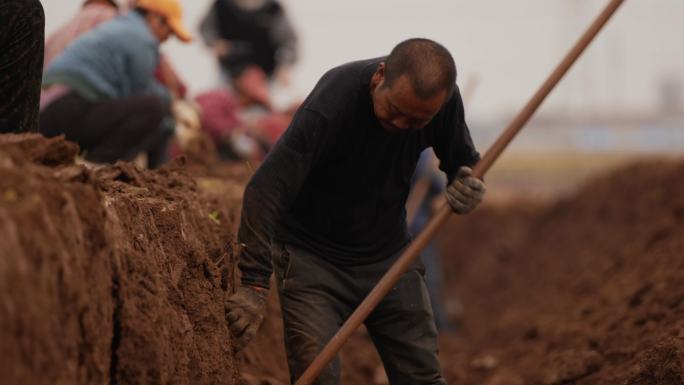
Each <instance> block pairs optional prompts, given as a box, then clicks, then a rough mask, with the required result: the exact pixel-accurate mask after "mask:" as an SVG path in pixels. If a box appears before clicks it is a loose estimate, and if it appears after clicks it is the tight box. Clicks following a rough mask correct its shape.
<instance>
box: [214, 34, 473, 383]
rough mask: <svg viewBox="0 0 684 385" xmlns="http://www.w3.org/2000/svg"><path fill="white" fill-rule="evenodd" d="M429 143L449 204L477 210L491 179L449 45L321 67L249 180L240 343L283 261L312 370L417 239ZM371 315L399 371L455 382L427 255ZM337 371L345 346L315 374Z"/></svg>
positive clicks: (229, 313)
mask: <svg viewBox="0 0 684 385" xmlns="http://www.w3.org/2000/svg"><path fill="white" fill-rule="evenodd" d="M428 147H432V148H433V149H434V152H435V154H436V155H437V157H438V158H439V160H440V169H441V170H442V171H444V172H445V173H446V175H447V178H448V188H447V192H446V198H447V200H448V202H449V204H450V205H451V207H452V208H453V210H454V211H455V212H457V213H460V214H464V213H468V212H470V211H471V210H472V209H473V208H475V207H476V206H477V205H478V204H479V203H480V201H481V200H482V197H483V195H484V193H485V186H484V184H483V183H482V181H480V180H479V179H476V178H474V177H472V176H471V169H470V166H472V165H474V164H475V163H476V162H477V161H478V159H479V154H478V153H477V151H476V150H475V148H474V146H473V143H472V140H471V138H470V133H469V131H468V127H467V125H466V123H465V118H464V111H463V104H462V101H461V96H460V94H459V91H458V88H457V87H456V68H455V65H454V61H453V58H452V57H451V54H450V53H449V52H448V51H447V50H446V49H445V48H444V47H443V46H441V45H439V44H438V43H436V42H433V41H431V40H427V39H410V40H407V41H404V42H402V43H400V44H399V45H397V46H396V47H395V48H394V49H393V50H392V52H391V53H390V55H389V56H386V57H380V58H375V59H369V60H363V61H357V62H352V63H348V64H345V65H342V66H340V67H337V68H334V69H332V70H330V71H329V72H327V73H326V74H325V75H323V77H322V78H321V80H320V81H319V82H318V84H317V85H316V87H315V88H314V89H313V91H312V92H311V94H309V96H308V98H307V99H306V100H305V101H304V103H303V104H302V106H301V107H300V108H299V110H298V111H297V113H296V115H295V116H294V118H293V120H292V123H291V124H290V127H289V128H288V130H287V131H286V132H285V134H284V135H283V137H282V138H281V139H280V141H279V142H278V143H277V144H276V145H275V146H274V148H273V150H272V151H271V153H270V154H269V155H268V157H267V158H266V159H265V160H264V162H263V164H262V165H261V167H259V169H258V170H257V171H256V173H255V174H254V176H253V177H252V179H251V180H250V182H249V184H248V185H247V187H246V190H245V194H244V203H243V211H242V220H241V223H240V228H239V233H238V240H239V242H240V243H241V244H243V249H242V253H241V257H240V262H239V267H240V270H241V272H242V278H241V286H240V288H239V289H238V291H237V293H236V294H234V295H233V296H232V297H231V298H230V299H229V300H228V303H227V306H226V317H227V321H228V323H229V325H230V329H231V332H232V333H233V335H234V337H235V340H236V345H237V347H238V349H239V348H242V347H244V346H245V345H246V344H247V343H248V342H249V341H250V340H251V339H252V338H253V337H254V335H255V334H256V331H257V329H258V328H259V325H260V323H261V320H262V319H263V315H264V311H265V303H266V300H265V298H266V294H267V291H268V288H269V277H270V275H271V272H272V271H274V272H275V277H276V282H277V285H278V293H279V297H280V304H281V308H282V314H283V321H284V330H285V347H286V350H287V356H288V363H289V367H290V375H291V378H292V382H295V380H296V379H297V378H299V376H301V374H302V373H303V372H304V370H305V369H306V368H307V366H308V365H309V364H310V363H311V362H312V361H313V359H314V358H315V357H316V355H317V354H318V353H319V352H320V350H321V349H322V348H323V346H325V344H326V343H327V342H328V341H329V340H330V338H331V337H332V336H333V335H334V334H335V332H336V331H337V330H338V328H339V327H340V326H341V325H342V323H343V322H344V321H345V320H346V319H347V318H348V317H349V315H350V314H351V313H352V311H353V310H354V309H355V308H356V307H357V306H358V305H359V303H361V301H362V300H363V299H364V298H365V296H366V295H367V294H368V292H369V291H370V290H371V289H372V288H373V286H374V285H375V284H376V283H377V282H378V280H379V279H380V278H381V277H382V275H383V274H384V273H385V272H386V271H387V270H388V269H389V267H390V266H391V265H392V263H393V262H394V261H395V260H396V258H397V257H398V256H399V255H400V254H401V251H402V250H403V249H404V248H405V247H406V246H407V245H408V244H409V242H410V240H411V236H410V234H409V231H408V229H407V225H406V211H405V203H406V198H407V196H408V192H409V188H410V179H411V176H412V175H413V172H414V169H415V167H416V163H417V161H418V158H419V156H420V153H421V152H422V151H423V150H424V149H425V148H428ZM365 325H366V327H367V329H368V332H369V334H370V337H371V338H372V340H373V343H374V344H375V346H376V348H377V349H378V352H379V353H380V356H381V358H382V361H383V364H384V367H385V370H386V371H387V375H388V378H389V381H390V383H391V384H393V385H396V384H412V385H415V384H425V385H427V384H445V383H446V382H445V381H444V379H443V377H442V375H441V369H440V365H439V361H438V357H437V349H438V346H437V330H436V328H435V323H434V320H433V313H432V309H431V306H430V303H429V299H428V294H427V289H426V285H425V277H424V268H423V266H422V263H420V262H418V263H416V264H415V265H414V266H413V267H412V268H411V269H410V270H409V271H408V272H407V273H406V274H405V275H404V276H403V277H402V278H401V280H400V281H399V282H398V283H397V285H396V286H395V287H394V288H393V289H392V291H391V292H390V293H389V294H388V295H387V296H386V297H385V298H384V299H383V301H382V302H381V303H380V304H379V305H378V306H377V307H376V308H375V310H373V312H372V313H371V315H370V316H369V317H368V319H367V320H366V321H365ZM339 381H340V364H339V359H336V360H334V361H333V362H332V363H331V364H329V365H328V366H327V368H326V369H325V370H323V372H322V373H321V374H320V375H319V377H318V379H317V382H316V383H317V384H326V385H328V384H338V383H339Z"/></svg>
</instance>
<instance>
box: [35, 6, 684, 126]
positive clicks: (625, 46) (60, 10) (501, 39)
mask: <svg viewBox="0 0 684 385" xmlns="http://www.w3.org/2000/svg"><path fill="white" fill-rule="evenodd" d="M81 3H82V2H81V1H80V0H46V1H43V6H44V8H45V13H46V34H49V33H51V32H52V31H54V30H55V29H56V28H57V27H58V26H60V25H61V24H63V23H64V22H66V21H67V20H68V19H69V18H70V17H72V16H73V14H74V13H75V12H76V10H77V9H78V8H79V7H80V5H81ZM182 3H183V5H184V7H185V11H186V16H185V20H186V23H187V25H188V27H189V28H191V29H192V30H193V31H194V32H195V33H196V34H197V26H198V24H199V21H200V20H201V18H202V16H203V15H204V13H205V12H206V10H207V9H208V7H209V5H210V3H211V1H210V0H201V1H192V2H191V1H182ZM284 4H285V5H286V7H287V9H288V12H289V13H290V15H291V17H292V19H293V22H294V24H295V27H296V28H297V31H298V33H299V36H300V61H299V63H298V65H297V67H296V68H295V71H294V73H293V79H292V80H293V81H292V83H293V89H294V93H295V94H297V95H299V96H305V95H306V94H307V93H308V91H309V90H310V89H311V87H312V86H313V85H314V84H315V82H316V81H317V80H318V78H319V77H320V75H322V74H323V73H324V72H325V71H326V70H328V69H329V68H331V67H333V66H336V65H338V64H341V63H344V62H347V61H351V60H357V59H363V58H368V57H373V56H379V55H383V54H386V53H388V52H389V50H390V49H391V48H392V47H393V46H394V45H395V44H396V43H397V42H399V41H401V40H403V39H405V38H409V37H414V36H421V37H428V38H432V39H435V40H437V41H439V42H441V43H442V44H444V45H445V46H447V48H449V49H450V50H451V52H452V53H453V55H454V58H455V60H456V63H457V66H458V70H459V84H460V85H461V86H462V85H463V84H464V83H465V82H466V81H467V79H469V78H471V77H477V78H478V80H479V85H478V87H477V90H476V92H475V94H474V97H473V99H472V101H471V103H470V106H469V107H468V110H469V113H471V116H476V117H480V118H483V117H487V116H490V117H491V116H492V115H500V114H506V113H508V112H510V111H515V110H517V109H519V108H520V107H521V106H522V105H523V104H524V103H525V102H526V101H527V99H528V98H529V97H530V96H531V95H532V94H533V92H534V91H535V90H536V88H537V87H538V86H539V85H540V83H541V82H542V81H543V80H544V78H545V77H546V76H547V75H548V74H549V73H550V71H551V70H552V69H553V67H554V66H555V65H556V64H557V62H558V61H559V60H560V58H562V56H563V55H564V54H565V52H566V51H567V50H568V49H569V48H570V47H571V45H572V44H573V43H574V42H575V40H576V39H577V38H578V37H579V36H580V34H581V33H582V32H583V31H584V29H585V28H586V27H587V26H588V25H589V23H591V21H592V20H593V19H594V17H595V16H596V15H597V14H598V12H599V11H600V10H601V9H602V8H603V7H604V6H605V4H607V1H595V0H520V1H516V2H501V1H493V0H480V1H464V0H459V1H454V0H427V1H421V2H417V1H408V0H376V1H374V2H372V3H371V2H367V1H363V2H362V1H361V0H347V1H344V2H325V1H315V0H286V1H284ZM683 16H684V2H682V1H681V0H650V1H646V0H631V1H629V0H628V1H626V2H625V3H624V4H623V6H622V8H621V9H620V10H619V11H618V12H617V14H616V15H615V17H614V18H613V20H611V21H610V22H609V24H608V25H607V26H606V28H605V29H604V31H602V33H601V34H600V35H599V36H598V38H597V40H596V41H595V42H594V43H593V44H592V46H590V47H589V49H588V50H587V52H586V53H585V55H584V56H583V57H582V58H580V61H579V62H578V63H577V65H576V66H575V67H574V68H573V69H572V70H571V72H570V73H569V74H568V76H567V78H566V79H565V80H563V81H562V83H561V84H560V85H559V86H558V88H557V89H556V90H554V92H553V93H552V95H551V96H550V97H549V100H547V101H546V103H545V105H544V108H548V109H572V110H608V111H613V110H624V109H630V110H652V109H654V108H655V107H656V106H657V105H658V104H659V100H660V89H659V85H660V84H661V83H662V82H664V81H665V80H666V79H670V80H669V81H670V82H675V83H678V84H679V85H680V86H681V85H682V84H684V50H683V49H682V48H681V43H680V41H679V38H681V36H684V23H682V21H681V20H682V17H683ZM163 51H164V52H166V53H167V54H168V55H169V57H170V58H171V60H172V62H173V64H174V65H175V67H176V68H177V69H178V71H179V72H180V73H181V75H182V77H183V78H184V79H185V80H186V81H187V82H188V83H189V86H190V88H191V92H192V93H198V92H201V91H203V90H206V89H208V88H211V87H214V86H216V85H218V81H219V76H218V70H217V68H216V65H215V62H214V59H213V57H211V55H210V53H209V51H208V50H207V49H206V48H205V47H204V46H203V44H202V42H201V39H199V37H198V38H197V39H195V41H194V42H193V43H192V44H190V45H183V44H180V43H179V42H177V41H172V42H169V43H168V44H165V45H164V47H163Z"/></svg>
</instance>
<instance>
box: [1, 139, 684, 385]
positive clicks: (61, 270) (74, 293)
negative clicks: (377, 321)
mask: <svg viewBox="0 0 684 385" xmlns="http://www.w3.org/2000/svg"><path fill="white" fill-rule="evenodd" d="M75 153H76V148H75V147H74V146H73V145H71V144H69V143H67V142H64V141H62V140H61V139H50V140H47V139H43V138H41V137H39V136H31V135H25V136H16V135H5V136H0V234H2V237H0V250H1V252H2V255H1V258H0V293H1V294H0V333H1V334H0V356H1V357H3V359H2V360H0V378H3V381H4V382H6V383H8V384H103V383H110V384H119V385H122V384H193V385H194V384H241V383H247V384H250V385H252V384H286V383H288V376H287V368H286V364H285V360H284V350H283V347H282V342H281V335H282V330H281V329H282V327H281V323H280V320H279V316H278V307H277V298H275V296H272V298H271V303H270V307H269V314H268V315H267V317H266V322H265V324H264V326H263V328H262V330H261V332H260V334H259V336H258V337H257V339H256V340H255V342H254V343H253V344H251V345H250V346H249V347H248V349H247V351H246V352H245V353H244V354H240V355H236V354H235V353H234V352H233V350H232V348H231V340H230V338H231V337H230V334H229V333H228V330H227V327H226V325H225V322H224V309H223V301H224V299H225V297H226V296H227V295H229V293H230V292H231V290H232V289H233V286H234V284H235V278H234V277H235V262H236V261H235V254H234V252H233V241H234V237H233V235H232V234H234V231H235V225H236V222H237V215H238V214H239V207H240V199H241V193H242V188H243V186H244V183H245V181H246V180H247V178H248V177H249V173H250V168H249V167H248V166H245V165H241V164H240V165H219V164H213V163H212V162H211V161H206V160H204V161H200V162H199V163H195V162H184V161H183V160H180V161H175V162H174V163H172V164H171V165H169V166H167V167H165V168H163V169H161V170H158V171H142V170H139V169H137V168H135V167H133V166H132V165H130V164H125V163H120V164H117V165H115V166H109V167H104V168H101V169H98V170H91V169H87V168H85V167H83V166H80V165H75V164H74V163H73V158H74V155H75ZM439 241H440V245H441V248H442V250H443V253H444V255H445V256H446V258H445V266H444V274H445V275H446V276H447V277H448V279H447V280H446V288H445V289H446V290H445V291H446V297H447V298H446V300H447V303H449V301H452V300H453V298H458V299H459V300H460V301H461V302H462V303H463V305H464V312H463V316H462V318H461V319H460V320H459V329H458V332H457V333H456V334H454V335H444V336H442V337H441V341H440V342H441V358H442V363H443V368H444V373H445V375H446V377H447V380H448V381H449V383H455V384H456V383H457V384H464V385H475V384H485V385H522V384H525V385H528V384H532V385H535V384H540V385H560V384H578V385H588V384H592V385H604V384H605V385H608V384H611V385H612V384H624V385H646V384H648V385H679V384H684V163H682V162H681V161H671V160H670V161H661V162H650V163H648V162H647V163H643V162H642V163H638V164H633V165H631V166H627V167H625V168H622V169H620V170H617V171H615V172H613V173H610V174H608V175H603V176H600V177H598V178H595V179H594V180H591V181H589V182H588V183H587V184H586V185H585V187H584V188H582V189H580V190H579V191H578V192H577V193H576V194H574V195H572V196H568V197H565V198H562V199H560V200H558V201H556V202H553V203H550V204H542V203H524V202H517V203H511V204H506V205H501V206H493V205H489V206H487V205H485V206H484V207H482V208H481V209H478V210H477V211H476V212H475V213H473V214H471V215H469V216H468V217H466V218H460V219H459V220H454V221H452V222H450V223H449V224H448V225H447V228H446V229H445V231H444V232H443V233H442V234H441V236H440V239H439ZM342 358H343V383H344V384H382V383H385V381H386V380H385V378H384V376H383V372H382V369H381V365H380V361H379V358H378V357H377V354H376V353H375V352H374V351H373V348H372V345H371V344H370V342H369V341H368V338H367V337H366V336H365V334H364V333H363V332H359V333H357V334H356V335H355V336H354V337H353V338H352V340H351V341H350V343H349V345H348V346H347V347H345V349H344V350H343V352H342Z"/></svg>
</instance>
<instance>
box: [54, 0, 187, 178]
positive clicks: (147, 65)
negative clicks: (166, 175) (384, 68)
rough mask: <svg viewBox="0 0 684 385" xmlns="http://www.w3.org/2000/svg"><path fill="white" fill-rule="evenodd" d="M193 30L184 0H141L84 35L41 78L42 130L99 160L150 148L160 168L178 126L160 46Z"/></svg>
mask: <svg viewBox="0 0 684 385" xmlns="http://www.w3.org/2000/svg"><path fill="white" fill-rule="evenodd" d="M172 34H175V35H176V36H177V37H178V38H179V39H180V40H182V41H183V42H189V41H190V40H191V35H190V33H189V32H188V30H187V29H186V28H185V26H184V25H183V22H182V9H181V6H180V3H179V2H178V0H138V1H137V2H136V6H135V8H134V9H133V10H132V11H131V12H129V13H128V14H126V15H123V16H118V17H116V18H115V19H112V20H110V21H108V22H105V23H103V24H101V25H100V26H98V27H97V28H95V29H94V30H92V31H91V32H89V33H87V34H85V35H83V36H81V37H79V38H78V39H77V40H76V41H74V42H73V43H72V44H71V45H69V46H68V47H67V48H66V50H65V51H64V52H63V54H61V55H60V56H59V57H57V58H56V59H55V60H54V61H53V62H52V64H51V65H50V67H49V68H48V69H47V72H46V74H45V77H44V79H43V86H44V88H46V90H45V92H44V93H43V97H42V100H41V104H42V106H41V107H42V112H41V123H40V130H41V132H42V133H43V134H44V135H46V136H55V135H60V134H65V135H66V138H67V139H68V140H72V141H75V142H77V143H78V144H79V145H80V146H81V149H82V150H83V151H84V152H85V158H86V159H87V160H89V161H92V162H96V163H112V162H115V161H116V160H132V159H133V158H134V157H135V156H136V155H137V154H138V153H141V152H144V153H147V155H148V165H149V166H150V167H156V166H158V165H159V164H161V163H162V162H163V161H164V160H165V158H166V146H167V142H168V139H169V137H170V136H171V134H172V133H173V125H174V123H173V119H171V117H170V103H171V95H170V94H169V91H168V90H167V89H166V88H165V87H164V86H162V85H161V84H160V83H159V82H158V81H157V80H156V79H155V77H154V72H155V68H157V66H158V64H159V45H160V44H161V43H163V42H165V41H166V40H167V39H168V38H169V37H170V36H171V35H172Z"/></svg>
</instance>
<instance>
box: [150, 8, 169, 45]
mask: <svg viewBox="0 0 684 385" xmlns="http://www.w3.org/2000/svg"><path fill="white" fill-rule="evenodd" d="M147 25H148V26H149V27H150V31H152V34H153V35H154V36H156V37H157V39H158V40H159V42H160V43H163V42H165V41H166V40H168V38H169V37H170V36H171V33H172V31H171V27H169V24H168V23H167V22H166V18H165V17H164V16H162V15H158V14H156V13H154V12H150V13H148V14H147Z"/></svg>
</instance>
